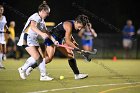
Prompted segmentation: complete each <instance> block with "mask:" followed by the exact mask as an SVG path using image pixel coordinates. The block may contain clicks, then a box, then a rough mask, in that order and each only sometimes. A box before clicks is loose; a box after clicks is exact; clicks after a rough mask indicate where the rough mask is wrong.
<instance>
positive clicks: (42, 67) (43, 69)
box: [38, 58, 46, 76]
mask: <svg viewBox="0 0 140 93" xmlns="http://www.w3.org/2000/svg"><path fill="white" fill-rule="evenodd" d="M38 67H39V70H40V75H41V76H45V75H46V64H45V58H44V59H43V61H42V62H41V63H40V64H39V66H38Z"/></svg>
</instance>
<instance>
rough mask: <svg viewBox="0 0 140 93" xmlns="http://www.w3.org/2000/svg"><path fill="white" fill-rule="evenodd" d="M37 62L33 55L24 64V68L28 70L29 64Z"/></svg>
mask: <svg viewBox="0 0 140 93" xmlns="http://www.w3.org/2000/svg"><path fill="white" fill-rule="evenodd" d="M35 63H36V60H35V59H34V58H33V57H29V58H28V59H27V60H26V62H25V63H24V65H23V66H22V70H23V71H26V70H27V68H28V67H29V66H31V65H32V64H35Z"/></svg>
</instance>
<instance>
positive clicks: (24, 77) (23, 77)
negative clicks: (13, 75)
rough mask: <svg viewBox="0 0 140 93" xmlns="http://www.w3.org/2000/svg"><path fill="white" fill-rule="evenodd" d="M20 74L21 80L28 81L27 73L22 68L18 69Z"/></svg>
mask: <svg viewBox="0 0 140 93" xmlns="http://www.w3.org/2000/svg"><path fill="white" fill-rule="evenodd" d="M18 72H19V75H20V77H21V79H26V76H25V71H23V70H22V68H21V67H20V68H18Z"/></svg>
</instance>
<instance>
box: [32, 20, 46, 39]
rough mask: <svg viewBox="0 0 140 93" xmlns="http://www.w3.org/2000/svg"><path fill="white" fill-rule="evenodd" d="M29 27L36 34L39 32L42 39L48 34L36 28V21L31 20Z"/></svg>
mask: <svg viewBox="0 0 140 93" xmlns="http://www.w3.org/2000/svg"><path fill="white" fill-rule="evenodd" d="M30 26H31V29H32V30H33V31H35V32H36V33H37V34H39V35H40V36H42V37H43V38H44V39H45V38H47V37H48V35H47V34H46V33H43V32H41V31H40V30H39V29H38V28H37V23H36V22H35V21H31V24H30Z"/></svg>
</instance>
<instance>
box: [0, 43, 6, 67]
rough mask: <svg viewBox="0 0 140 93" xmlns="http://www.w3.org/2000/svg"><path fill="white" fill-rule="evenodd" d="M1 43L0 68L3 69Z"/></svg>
mask: <svg viewBox="0 0 140 93" xmlns="http://www.w3.org/2000/svg"><path fill="white" fill-rule="evenodd" d="M2 56H3V54H2V44H0V69H5V67H4V66H3V64H2Z"/></svg>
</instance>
